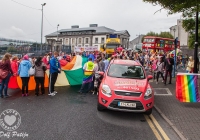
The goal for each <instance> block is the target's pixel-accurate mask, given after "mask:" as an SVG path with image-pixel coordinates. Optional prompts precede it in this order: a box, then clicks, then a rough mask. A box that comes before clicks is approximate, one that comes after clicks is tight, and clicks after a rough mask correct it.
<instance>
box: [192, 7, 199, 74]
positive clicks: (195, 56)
mask: <svg viewBox="0 0 200 140" xmlns="http://www.w3.org/2000/svg"><path fill="white" fill-rule="evenodd" d="M198 8H199V7H198V6H197V11H196V24H195V48H194V71H193V72H194V73H198V70H197V66H198V61H197V57H198V55H197V53H198V45H199V43H198V38H199V35H198V33H199V32H198V31H199V11H198V10H199V9H198Z"/></svg>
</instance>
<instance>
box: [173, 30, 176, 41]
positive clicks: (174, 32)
mask: <svg viewBox="0 0 200 140" xmlns="http://www.w3.org/2000/svg"><path fill="white" fill-rule="evenodd" d="M173 31H174V39H175V38H176V37H175V32H176V29H175V27H174V29H173Z"/></svg>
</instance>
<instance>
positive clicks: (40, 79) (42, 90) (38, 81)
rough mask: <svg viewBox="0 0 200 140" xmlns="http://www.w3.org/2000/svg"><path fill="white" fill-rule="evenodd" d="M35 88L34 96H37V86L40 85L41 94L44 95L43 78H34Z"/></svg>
mask: <svg viewBox="0 0 200 140" xmlns="http://www.w3.org/2000/svg"><path fill="white" fill-rule="evenodd" d="M35 82H36V87H35V94H36V95H38V94H39V85H41V92H42V94H44V92H45V90H44V77H35Z"/></svg>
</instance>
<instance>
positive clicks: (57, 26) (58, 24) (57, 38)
mask: <svg viewBox="0 0 200 140" xmlns="http://www.w3.org/2000/svg"><path fill="white" fill-rule="evenodd" d="M58 26H60V25H59V24H58V25H57V41H58Z"/></svg>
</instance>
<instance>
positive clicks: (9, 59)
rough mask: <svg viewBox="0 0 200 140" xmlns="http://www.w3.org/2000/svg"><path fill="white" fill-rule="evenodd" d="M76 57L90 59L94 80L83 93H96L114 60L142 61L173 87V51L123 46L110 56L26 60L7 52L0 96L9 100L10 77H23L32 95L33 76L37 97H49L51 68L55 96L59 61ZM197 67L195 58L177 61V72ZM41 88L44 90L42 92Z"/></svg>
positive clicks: (85, 83) (53, 56)
mask: <svg viewBox="0 0 200 140" xmlns="http://www.w3.org/2000/svg"><path fill="white" fill-rule="evenodd" d="M76 55H81V56H83V57H87V58H88V62H87V63H85V65H84V66H83V70H84V75H87V74H88V72H90V73H92V76H91V77H92V78H90V79H87V80H83V83H82V87H81V89H80V90H79V93H90V92H91V93H92V92H93V90H94V80H95V77H94V74H95V72H98V71H101V72H106V70H107V68H108V66H109V63H110V61H112V60H117V59H123V60H134V61H137V62H139V63H140V64H141V65H142V66H143V67H144V69H145V70H146V71H149V72H151V73H152V75H153V77H154V78H153V80H154V81H155V82H156V84H158V83H159V78H160V76H161V78H162V82H163V84H165V85H166V84H167V77H168V76H169V80H168V84H172V72H173V67H174V54H173V53H170V52H166V53H159V52H153V51H149V50H144V51H133V50H126V49H124V48H122V47H120V48H117V49H116V50H115V52H114V53H113V54H112V55H107V54H106V53H105V52H100V51H94V52H77V53H72V54H65V53H64V52H60V53H58V52H54V53H53V54H52V53H51V52H50V53H48V54H46V55H45V56H41V57H37V58H35V57H32V58H30V57H29V56H28V55H24V56H23V58H18V57H16V56H12V55H11V54H9V53H6V54H5V55H4V57H3V58H2V60H1V61H0V97H1V98H8V97H9V95H8V94H7V90H8V83H9V80H10V77H12V76H13V77H17V76H19V77H20V78H21V80H22V91H21V93H22V96H23V97H25V96H28V83H29V79H30V76H34V79H35V82H36V87H35V95H36V96H38V95H39V94H41V95H43V94H45V88H44V79H45V71H46V70H47V69H50V72H49V73H50V74H49V93H48V95H50V96H55V95H56V94H57V92H56V91H55V89H54V85H55V83H56V80H57V77H58V74H59V73H61V65H60V63H59V60H65V61H66V62H70V61H71V60H72V59H73V57H75V56H76ZM193 68H194V60H193V58H192V56H190V57H188V55H187V54H186V55H182V54H180V55H178V56H177V61H176V70H177V69H183V70H184V71H185V72H188V73H192V72H193ZM39 87H41V90H40V89H39Z"/></svg>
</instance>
